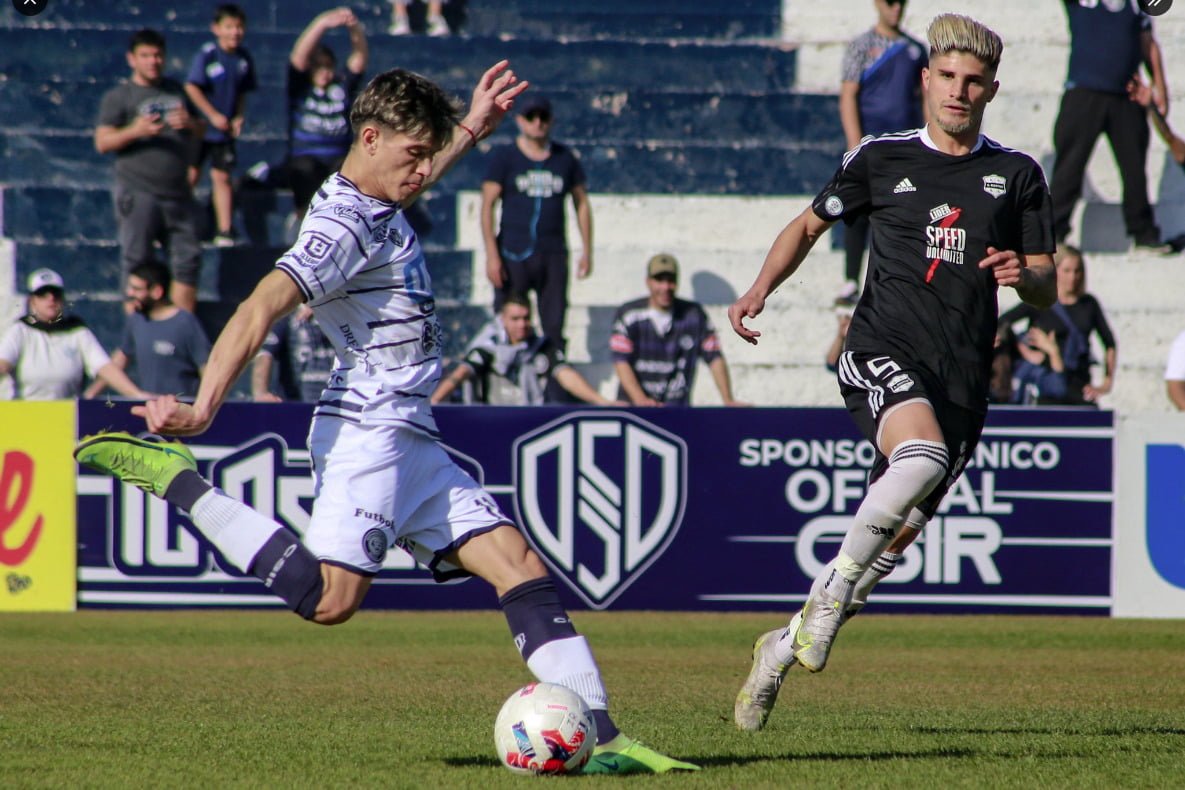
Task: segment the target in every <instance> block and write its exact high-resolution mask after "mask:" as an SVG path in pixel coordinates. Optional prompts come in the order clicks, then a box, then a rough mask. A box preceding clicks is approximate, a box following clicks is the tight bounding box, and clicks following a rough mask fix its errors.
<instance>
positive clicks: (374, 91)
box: [350, 69, 461, 150]
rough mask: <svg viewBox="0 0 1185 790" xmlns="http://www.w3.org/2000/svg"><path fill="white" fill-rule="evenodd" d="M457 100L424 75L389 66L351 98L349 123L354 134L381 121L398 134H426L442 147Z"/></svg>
mask: <svg viewBox="0 0 1185 790" xmlns="http://www.w3.org/2000/svg"><path fill="white" fill-rule="evenodd" d="M460 112H461V111H460V108H459V107H458V105H457V103H456V101H455V100H454V99H453V98H452V97H450V96H449V95H448V94H446V93H445V92H444V91H443V90H441V89H440V86H438V85H437V84H436V83H434V82H432V81H431V80H429V79H428V78H427V77H423V76H420V75H419V74H416V73H415V72H412V71H406V70H404V69H391V70H390V71H384V72H383V73H382V74H380V75H378V76H377V77H375V78H374V79H373V80H371V81H370V84H369V85H367V86H366V89H365V90H363V91H362V93H361V94H359V96H358V98H357V99H355V100H354V106H353V108H351V110H350V126H351V127H352V128H353V129H354V134H357V133H358V132H359V131H360V130H361V129H362V127H363V125H365V124H367V123H380V124H382V125H383V126H386V127H387V128H388V129H391V130H392V131H394V132H397V133H400V134H407V135H410V136H412V137H425V136H426V137H427V138H428V139H429V140H430V141H431V143H432V147H433V148H435V149H437V150H440V149H441V148H444V146H445V144H447V143H448V141H449V139H450V138H451V137H452V135H453V127H455V126H456V125H457V120H458V118H459V117H460Z"/></svg>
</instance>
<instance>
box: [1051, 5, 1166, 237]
mask: <svg viewBox="0 0 1185 790" xmlns="http://www.w3.org/2000/svg"><path fill="white" fill-rule="evenodd" d="M1064 2H1065V6H1066V16H1067V17H1068V19H1069V24H1070V62H1069V66H1068V67H1067V73H1066V89H1065V92H1064V93H1063V94H1062V100H1061V106H1060V107H1059V108H1058V114H1057V121H1056V122H1055V123H1054V127H1053V147H1054V150H1055V152H1056V156H1055V157H1054V163H1053V175H1052V176H1051V177H1050V185H1049V186H1050V191H1051V192H1052V194H1053V230H1054V234H1055V235H1056V236H1057V239H1058V241H1065V239H1066V236H1067V235H1069V233H1070V216H1071V214H1073V212H1074V205H1075V204H1076V203H1077V202H1078V198H1079V197H1080V196H1081V195H1082V178H1083V175H1084V174H1085V172H1086V165H1087V163H1088V162H1089V161H1090V155H1091V153H1092V152H1093V151H1094V144H1095V142H1096V141H1097V140H1098V139H1099V135H1100V134H1103V133H1104V132H1105V133H1106V135H1107V140H1108V141H1109V142H1110V143H1111V148H1112V150H1113V151H1114V153H1115V162H1116V164H1117V165H1118V166H1119V174H1120V176H1121V177H1122V180H1123V222H1124V225H1125V226H1126V227H1127V234H1128V235H1129V236H1131V237H1132V240H1133V241H1134V243H1135V245H1136V246H1137V247H1149V248H1153V249H1162V247H1161V239H1160V229H1159V228H1158V227H1157V226H1156V220H1155V218H1154V217H1153V214H1152V206H1151V204H1150V203H1149V202H1148V177H1147V173H1146V172H1145V167H1146V164H1145V161H1146V158H1147V154H1148V139H1149V136H1150V135H1149V133H1148V122H1147V120H1145V118H1144V113H1143V112H1142V111H1141V109H1140V107H1139V106H1138V105H1136V104H1135V103H1133V102H1131V101H1129V99H1128V95H1127V94H1128V83H1129V82H1130V81H1131V80H1132V78H1133V77H1136V76H1137V72H1138V71H1139V68H1140V64H1141V63H1143V64H1144V65H1145V66H1147V68H1148V73H1149V75H1150V77H1151V79H1152V94H1153V102H1154V104H1155V106H1156V108H1157V109H1158V110H1159V111H1160V113H1161V114H1162V115H1163V114H1165V113H1166V112H1168V88H1167V86H1166V84H1165V76H1164V65H1163V62H1162V59H1161V51H1160V45H1159V44H1157V43H1156V39H1155V37H1154V36H1153V34H1152V19H1151V18H1150V17H1149V16H1148V15H1147V14H1145V13H1144V12H1143V11H1140V10H1139V8H1138V7H1137V6H1136V3H1135V2H1134V1H1133V0H1124V1H1123V2H1115V1H1111V2H1098V0H1064Z"/></svg>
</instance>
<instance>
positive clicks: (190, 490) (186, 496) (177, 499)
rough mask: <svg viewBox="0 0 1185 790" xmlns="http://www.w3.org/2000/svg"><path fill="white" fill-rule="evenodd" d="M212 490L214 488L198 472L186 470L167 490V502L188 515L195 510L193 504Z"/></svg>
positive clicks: (175, 478)
mask: <svg viewBox="0 0 1185 790" xmlns="http://www.w3.org/2000/svg"><path fill="white" fill-rule="evenodd" d="M212 488H214V486H212V485H210V484H209V483H208V482H206V480H205V479H204V478H203V477H202V476H201V475H199V474H198V473H197V472H195V471H193V470H192V469H186V470H184V471H183V472H181V473H180V474H178V475H177V476H176V477H174V478H173V482H171V483H169V487H168V489H166V490H165V501H166V502H168V503H169V504H170V505H176V506H177V507H179V508H181V509H182V510H184V511H185V512H186V513H188V512H190V511H191V510H193V503H194V502H197V501H198V500H199V499H201V498H202V495H203V494H205V493H206V492H207V491H209V490H211V489H212Z"/></svg>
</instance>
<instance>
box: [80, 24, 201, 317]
mask: <svg viewBox="0 0 1185 790" xmlns="http://www.w3.org/2000/svg"><path fill="white" fill-rule="evenodd" d="M127 62H128V66H129V68H131V70H132V74H131V79H130V80H128V81H127V82H125V83H122V84H120V85H118V86H116V87H114V88H112V89H111V90H109V91H108V92H107V93H106V94H104V96H103V100H102V102H101V104H100V106H99V122H98V127H97V128H96V129H95V148H96V150H98V152H99V153H101V154H108V153H114V154H115V188H114V191H113V194H112V197H113V202H114V204H115V220H116V223H117V225H118V235H119V246H120V250H121V254H122V260H123V276H124V277H126V276H127V274H128V272H130V271H131V270H132V269H133V268H134V267H136V266H139V265H140V264H142V263H145V262H147V261H150V260H153V259H154V251H153V243H154V242H156V241H161V242H163V244H164V245H165V247H166V248H167V250H168V253H169V262H170V263H171V264H172V267H173V291H172V294H171V298H172V300H173V302H174V303H175V304H176V305H177V306H178V307H181V308H183V309H185V310H188V311H190V312H193V310H194V308H195V307H196V306H197V282H198V270H199V268H200V267H201V255H202V251H201V247H200V246H199V245H198V241H197V227H196V210H195V207H194V201H193V191H192V189H191V188H190V185H189V165H190V162H191V161H192V158H193V151H194V146H195V144H196V141H197V140H198V139H199V137H200V133H201V123H200V121H198V120H197V118H196V117H195V116H194V115H193V113H192V112H191V107H190V106H189V104H188V102H187V101H186V98H185V89H184V88H182V87H181V84H180V83H178V82H176V81H175V80H172V79H169V78H167V77H165V76H164V63H165V38H164V36H162V35H161V34H160V33H158V32H156V31H155V30H148V29H144V30H139V31H137V32H136V33H134V34H133V35H132V38H131V40H130V42H129V43H128V52H127Z"/></svg>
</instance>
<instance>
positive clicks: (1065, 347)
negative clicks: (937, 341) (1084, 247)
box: [999, 244, 1117, 406]
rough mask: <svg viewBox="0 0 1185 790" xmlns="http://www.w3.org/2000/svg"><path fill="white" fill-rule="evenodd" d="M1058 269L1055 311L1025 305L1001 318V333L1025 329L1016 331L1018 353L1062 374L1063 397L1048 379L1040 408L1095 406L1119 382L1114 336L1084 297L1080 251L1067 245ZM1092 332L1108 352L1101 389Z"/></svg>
mask: <svg viewBox="0 0 1185 790" xmlns="http://www.w3.org/2000/svg"><path fill="white" fill-rule="evenodd" d="M1054 264H1055V265H1056V267H1057V301H1056V302H1054V304H1053V306H1052V307H1050V308H1047V309H1044V310H1041V309H1038V308H1036V307H1033V306H1032V305H1030V304H1027V303H1024V302H1022V303H1020V304H1018V305H1017V306H1016V307H1014V308H1012V309H1011V310H1008V311H1007V312H1005V313H1004V314H1003V315H1002V316H1000V322H999V323H1000V326H1001V328H1002V329H1004V328H1007V329H1013V328H1014V327H1015V326H1016V325H1021V326H1022V331H1021V332H1017V336H1018V337H1019V338H1020V347H1019V350H1020V352H1021V355H1022V356H1023V357H1025V359H1026V360H1027V361H1028V362H1029V363H1030V364H1036V365H1038V366H1040V367H1042V368H1044V369H1045V370H1047V371H1052V372H1054V373H1063V372H1064V376H1065V381H1064V385H1062V386H1064V388H1065V392H1064V394H1063V393H1061V392H1059V390H1060V387H1059V386H1058V385H1057V383H1056V380H1054V381H1053V382H1052V386H1051V383H1050V380H1049V379H1044V381H1045V384H1044V386H1043V387H1042V391H1041V393H1040V397H1039V398H1038V399H1037V402H1038V403H1040V404H1055V405H1068V406H1083V405H1090V404H1095V403H1097V401H1098V399H1099V397H1100V396H1102V395H1105V394H1107V393H1108V392H1110V391H1111V388H1112V387H1113V386H1114V383H1115V371H1116V360H1117V349H1116V346H1115V336H1114V335H1113V334H1112V333H1111V327H1110V325H1109V324H1108V323H1107V317H1106V316H1105V315H1104V314H1103V308H1102V305H1100V304H1099V301H1098V300H1097V299H1096V298H1095V297H1094V296H1092V295H1091V294H1089V293H1087V292H1086V263H1085V261H1084V260H1083V257H1082V252H1081V251H1080V250H1078V249H1077V248H1075V247H1071V246H1070V245H1068V244H1062V245H1059V246H1058V249H1057V253H1056V254H1055V255H1054ZM1092 333H1097V334H1098V337H1099V340H1100V341H1102V345H1103V348H1104V349H1105V352H1104V360H1103V363H1104V372H1103V380H1102V383H1100V384H1098V385H1095V384H1093V383H1092V382H1091V370H1090V366H1091V361H1092V360H1091V355H1090V341H1089V337H1090V335H1091V334H1092ZM1030 350H1034V351H1037V352H1039V355H1038V354H1028V353H1026V352H1027V351H1030ZM1059 368H1061V370H1059ZM1016 376H1017V373H1016V371H1014V377H1016ZM1021 378H1024V377H1023V375H1022V376H1021ZM1022 383H1023V381H1022ZM1015 397H1016V395H1015V394H1014V399H1015Z"/></svg>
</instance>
